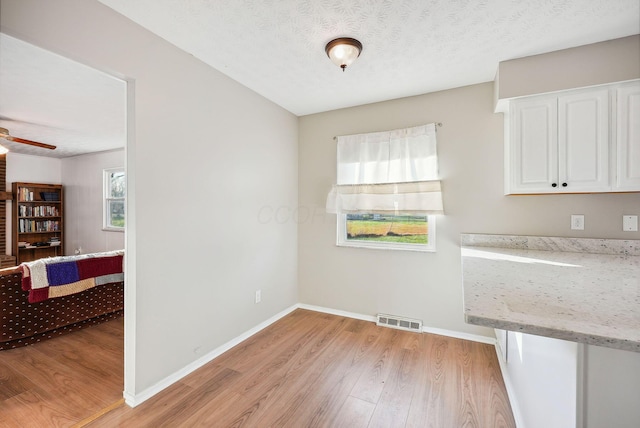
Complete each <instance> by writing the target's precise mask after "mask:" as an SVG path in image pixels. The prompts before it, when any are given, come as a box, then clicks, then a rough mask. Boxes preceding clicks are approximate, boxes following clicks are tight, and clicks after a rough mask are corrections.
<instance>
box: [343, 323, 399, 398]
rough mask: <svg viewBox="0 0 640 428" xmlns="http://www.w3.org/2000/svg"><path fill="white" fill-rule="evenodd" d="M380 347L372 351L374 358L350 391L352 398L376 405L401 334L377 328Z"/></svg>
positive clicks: (387, 376) (389, 371)
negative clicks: (379, 336)
mask: <svg viewBox="0 0 640 428" xmlns="http://www.w3.org/2000/svg"><path fill="white" fill-rule="evenodd" d="M379 328H380V329H381V332H380V334H381V335H382V336H381V340H380V346H378V347H376V348H375V349H374V350H372V352H373V353H375V355H376V357H375V358H374V359H373V361H372V362H371V363H370V365H369V367H367V370H365V372H364V373H363V374H362V376H361V377H360V378H359V380H358V382H357V383H356V385H355V386H354V388H353V390H352V391H351V395H352V396H353V397H356V398H359V399H361V400H365V401H368V402H370V403H374V404H377V403H378V400H379V399H380V395H381V394H382V390H383V389H384V385H385V382H386V381H387V379H388V378H389V376H390V374H391V370H392V366H391V363H390V361H391V359H392V358H393V355H394V352H398V349H399V343H400V341H401V338H402V337H401V336H402V334H401V333H402V332H400V331H399V330H393V329H389V328H384V327H379Z"/></svg>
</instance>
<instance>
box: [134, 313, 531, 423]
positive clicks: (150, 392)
mask: <svg viewBox="0 0 640 428" xmlns="http://www.w3.org/2000/svg"><path fill="white" fill-rule="evenodd" d="M298 308H300V309H307V310H310V311H315V312H322V313H327V314H331V315H338V316H343V317H347V318H354V319H358V320H362V321H371V322H376V317H375V316H371V315H362V314H358V313H354V312H347V311H342V310H339V309H331V308H325V307H322V306H314V305H307V304H304V303H298V304H295V305H293V306H291V307H289V308H287V309H285V310H284V311H282V312H280V313H278V314H276V315H274V316H272V317H271V318H269V319H268V320H266V321H264V322H262V323H260V324H258V325H257V326H256V327H254V328H252V329H250V330H247V331H246V332H244V333H242V334H241V335H239V336H238V337H236V338H234V339H232V340H230V341H228V342H227V343H225V344H223V345H220V346H219V347H217V348H216V349H214V350H213V351H211V352H209V353H208V354H206V355H203V356H202V357H200V358H198V359H197V360H195V361H194V362H192V363H191V364H189V365H187V366H185V367H183V368H182V369H180V370H178V371H177V372H175V373H173V374H171V375H169V376H167V377H166V378H164V379H162V380H161V381H159V382H157V383H156V384H154V385H153V386H151V387H149V388H147V389H145V390H144V391H142V392H140V393H139V394H135V395H131V394H128V393H126V392H125V393H123V397H124V399H125V403H127V405H128V406H130V407H136V406H137V405H139V404H141V403H143V402H145V401H146V400H148V399H149V398H151V397H153V396H154V395H156V394H157V393H159V392H160V391H162V390H163V389H165V388H167V387H169V386H170V385H172V384H174V383H175V382H177V381H179V380H180V379H182V378H183V377H185V376H187V375H188V374H190V373H192V372H194V371H195V370H197V369H199V368H200V367H202V366H204V365H205V364H207V363H209V362H210V361H211V360H213V359H214V358H216V357H218V356H220V355H222V354H223V353H225V352H226V351H228V350H229V349H231V348H233V347H234V346H236V345H237V344H239V343H240V342H242V341H244V340H246V339H248V338H249V337H251V336H253V335H254V334H256V333H258V332H259V331H260V330H263V329H264V328H266V327H268V326H269V325H271V324H273V323H274V322H276V321H278V320H279V319H280V318H282V317H284V316H286V315H288V314H290V313H291V312H293V311H294V310H296V309H298ZM422 330H423V331H424V332H425V333H432V334H438V335H441V336H448V337H455V338H457V339H464V340H471V341H474V342H481V343H489V344H493V345H495V343H496V340H495V339H493V338H491V337H486V336H480V335H476V334H469V333H462V332H459V331H453V330H445V329H440V328H434V327H423V328H422ZM503 376H504V371H503ZM507 391H508V389H507ZM518 428H521V427H520V426H518Z"/></svg>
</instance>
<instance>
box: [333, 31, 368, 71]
mask: <svg viewBox="0 0 640 428" xmlns="http://www.w3.org/2000/svg"><path fill="white" fill-rule="evenodd" d="M324 51H325V52H326V53H327V56H328V57H329V58H331V61H333V63H334V64H335V65H337V66H338V67H340V68H341V69H342V71H344V70H345V69H346V68H347V66H349V65H351V63H353V61H355V60H356V58H358V57H359V56H360V52H362V43H360V42H359V41H357V40H356V39H352V38H350V37H340V38H338V39H333V40H331V41H330V42H329V43H327V46H326V47H325V48H324Z"/></svg>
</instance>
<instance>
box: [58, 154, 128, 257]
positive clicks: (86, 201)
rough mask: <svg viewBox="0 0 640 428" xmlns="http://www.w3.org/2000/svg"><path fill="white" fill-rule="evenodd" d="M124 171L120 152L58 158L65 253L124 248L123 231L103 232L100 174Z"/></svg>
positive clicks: (101, 180) (101, 182)
mask: <svg viewBox="0 0 640 428" xmlns="http://www.w3.org/2000/svg"><path fill="white" fill-rule="evenodd" d="M111 168H124V149H119V150H110V151H107V152H100V153H92V154H88V155H82V156H72V157H69V158H66V159H62V184H63V185H64V186H65V188H64V190H65V192H64V203H65V236H64V237H65V253H66V254H68V255H69V254H75V251H76V250H79V251H80V252H81V253H97V252H101V251H111V250H120V249H123V248H124V231H120V232H116V231H112V230H103V229H102V226H103V225H102V221H103V216H102V213H103V211H102V210H103V171H104V170H105V169H111Z"/></svg>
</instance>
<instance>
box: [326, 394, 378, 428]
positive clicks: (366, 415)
mask: <svg viewBox="0 0 640 428" xmlns="http://www.w3.org/2000/svg"><path fill="white" fill-rule="evenodd" d="M375 408H376V405H375V404H373V403H370V402H368V401H364V400H361V399H359V398H355V397H351V396H349V397H347V399H346V400H345V401H344V403H343V404H342V406H340V409H339V410H338V413H337V415H336V418H335V420H334V423H335V425H334V426H335V427H336V428H367V427H368V426H369V421H370V420H371V416H372V415H373V411H374V410H375Z"/></svg>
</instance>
